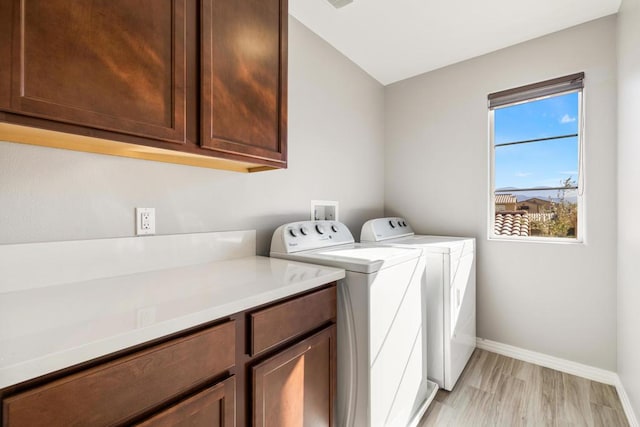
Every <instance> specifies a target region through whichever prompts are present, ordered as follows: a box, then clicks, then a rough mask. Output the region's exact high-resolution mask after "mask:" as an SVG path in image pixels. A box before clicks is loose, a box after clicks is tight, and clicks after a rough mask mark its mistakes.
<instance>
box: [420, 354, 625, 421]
mask: <svg viewBox="0 0 640 427" xmlns="http://www.w3.org/2000/svg"><path fill="white" fill-rule="evenodd" d="M628 425H629V424H628V422H627V419H626V417H625V415H624V410H623V409H622V405H621V404H620V399H619V397H618V393H617V392H616V389H615V388H614V387H612V386H609V385H605V384H601V383H597V382H594V381H590V380H587V379H584V378H580V377H576V376H573V375H569V374H565V373H562V372H558V371H554V370H553V369H548V368H543V367H541V366H537V365H532V364H530V363H526V362H522V361H519V360H515V359H511V358H509V357H505V356H500V355H498V354H495V353H490V352H488V351H484V350H479V349H476V351H475V352H474V354H473V355H472V356H471V360H470V361H469V364H468V365H467V367H466V369H465V370H464V372H463V373H462V376H461V377H460V379H459V380H458V383H457V384H456V386H455V388H454V390H453V391H451V392H447V391H444V390H439V391H438V394H437V395H436V398H435V400H434V401H433V403H432V404H431V406H430V407H429V409H428V411H427V413H426V414H425V416H424V417H423V418H422V421H421V423H420V427H427V426H437V427H441V426H443V427H444V426H454V427H465V426H472V427H480V426H487V427H489V426H490V427H494V426H496V427H497V426H509V427H515V426H535V427H538V426H558V427H560V426H589V427H599V426H603V427H618V426H628Z"/></svg>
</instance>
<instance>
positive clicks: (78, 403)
mask: <svg viewBox="0 0 640 427" xmlns="http://www.w3.org/2000/svg"><path fill="white" fill-rule="evenodd" d="M235 339H236V329H235V322H233V321H231V322H227V323H224V324H222V325H218V326H214V327H212V328H209V329H206V330H204V331H201V332H197V333H194V334H191V335H188V336H186V337H182V338H176V339H174V340H171V341H168V342H166V343H163V344H158V345H156V346H153V347H151V348H149V349H147V350H142V351H140V352H136V353H134V354H132V355H130V356H127V357H123V358H119V359H115V360H113V361H111V362H108V363H105V364H101V365H98V366H96V367H94V368H90V369H87V370H85V371H81V372H79V373H77V374H74V375H70V376H67V377H63V378H61V379H59V380H56V381H53V382H50V383H47V384H44V385H42V386H40V387H36V388H34V389H31V390H28V391H25V392H22V393H19V394H17V395H14V396H11V397H8V398H6V399H4V401H3V416H4V417H5V424H6V425H7V426H29V427H37V426H42V427H56V426H61V427H62V426H70V425H87V426H95V427H98V426H110V425H117V424H122V423H124V422H126V420H128V419H131V418H134V417H136V416H138V415H140V414H142V413H144V412H145V411H148V410H151V409H153V408H154V407H157V406H159V405H161V404H163V403H164V402H167V401H170V400H171V399H173V398H174V397H176V396H178V395H180V394H181V393H185V392H188V391H189V390H190V389H193V388H195V387H197V386H199V385H200V384H202V383H204V382H205V381H207V380H208V379H209V378H212V377H215V376H217V375H220V374H222V373H224V372H225V371H227V370H229V369H231V368H232V367H233V366H234V364H235Z"/></svg>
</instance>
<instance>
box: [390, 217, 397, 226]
mask: <svg viewBox="0 0 640 427" xmlns="http://www.w3.org/2000/svg"><path fill="white" fill-rule="evenodd" d="M389 225H390V226H391V228H396V224H395V222H393V220H392V219H390V220H389Z"/></svg>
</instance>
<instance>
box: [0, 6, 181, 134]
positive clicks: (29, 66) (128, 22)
mask: <svg viewBox="0 0 640 427" xmlns="http://www.w3.org/2000/svg"><path fill="white" fill-rule="evenodd" d="M2 1H3V2H4V3H6V2H8V1H13V2H14V3H13V20H12V27H13V46H12V61H11V63H12V65H11V67H12V70H11V75H12V80H11V95H10V96H11V99H10V109H11V110H12V111H14V112H17V113H20V114H24V115H30V116H35V117H41V118H45V119H50V120H54V121H59V122H66V123H72V124H77V125H82V126H87V127H92V128H98V129H105V130H110V131H116V132H120V133H125V134H130V135H137V136H143V137H148V138H152V139H159V140H163V141H168V142H175V143H184V142H185V97H184V91H185V61H186V48H185V41H186V39H185V19H186V16H185V0H138V1H135V2H132V1H129V0H92V1H89V0H78V1H73V2H69V1H67V0H47V1H36V0H2ZM0 43H7V42H6V41H0ZM0 51H2V49H0ZM0 95H2V92H1V91H0ZM0 105H2V102H0Z"/></svg>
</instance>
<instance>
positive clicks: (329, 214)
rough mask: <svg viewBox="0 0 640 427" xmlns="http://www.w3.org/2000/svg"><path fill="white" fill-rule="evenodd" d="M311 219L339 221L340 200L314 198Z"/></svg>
mask: <svg viewBox="0 0 640 427" xmlns="http://www.w3.org/2000/svg"><path fill="white" fill-rule="evenodd" d="M311 220H312V221H324V220H327V221H338V202H336V201H333V200H312V201H311Z"/></svg>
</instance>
